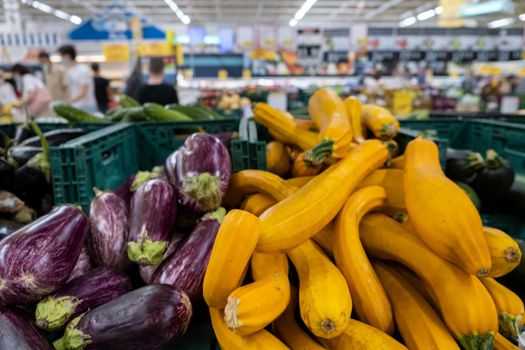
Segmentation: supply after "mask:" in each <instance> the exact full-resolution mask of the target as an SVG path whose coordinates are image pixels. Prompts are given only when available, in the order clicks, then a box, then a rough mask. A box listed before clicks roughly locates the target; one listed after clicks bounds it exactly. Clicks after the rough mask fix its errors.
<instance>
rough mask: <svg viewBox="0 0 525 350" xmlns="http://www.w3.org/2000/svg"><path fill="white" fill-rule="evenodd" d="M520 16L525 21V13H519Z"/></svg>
mask: <svg viewBox="0 0 525 350" xmlns="http://www.w3.org/2000/svg"><path fill="white" fill-rule="evenodd" d="M519 17H520V21H524V22H525V13H522V14H521V15H519Z"/></svg>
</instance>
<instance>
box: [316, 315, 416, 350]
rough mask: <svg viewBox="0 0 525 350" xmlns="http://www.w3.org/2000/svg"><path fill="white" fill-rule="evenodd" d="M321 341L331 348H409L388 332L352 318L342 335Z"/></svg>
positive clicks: (340, 349)
mask: <svg viewBox="0 0 525 350" xmlns="http://www.w3.org/2000/svg"><path fill="white" fill-rule="evenodd" d="M321 342H322V343H323V344H324V345H326V347H327V348H328V349H329V350H353V349H355V350H357V349H359V350H407V348H406V347H405V346H404V345H402V344H401V343H399V342H398V341H397V340H395V339H394V338H392V337H390V336H389V335H388V334H386V333H384V332H381V331H380V330H379V329H377V328H374V327H372V326H369V325H367V324H365V323H362V322H359V321H356V320H350V321H349V322H348V326H347V327H346V329H345V331H344V332H343V333H342V334H341V335H340V336H338V337H336V338H332V339H325V340H321Z"/></svg>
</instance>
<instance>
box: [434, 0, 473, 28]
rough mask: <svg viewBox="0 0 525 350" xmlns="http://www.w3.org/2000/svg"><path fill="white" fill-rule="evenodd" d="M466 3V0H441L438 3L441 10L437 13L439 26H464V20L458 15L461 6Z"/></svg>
mask: <svg viewBox="0 0 525 350" xmlns="http://www.w3.org/2000/svg"><path fill="white" fill-rule="evenodd" d="M467 3H468V1H467V0H441V1H440V2H439V5H440V7H441V8H442V9H443V12H442V13H441V14H440V15H439V26H440V27H446V28H452V27H464V26H465V21H464V20H463V19H462V18H461V17H459V13H460V9H461V7H462V6H463V5H465V4H467Z"/></svg>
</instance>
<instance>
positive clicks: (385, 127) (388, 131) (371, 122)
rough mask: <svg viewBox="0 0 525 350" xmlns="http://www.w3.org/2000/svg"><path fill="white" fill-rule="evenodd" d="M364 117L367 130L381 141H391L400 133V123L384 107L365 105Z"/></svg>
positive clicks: (363, 109) (363, 108)
mask: <svg viewBox="0 0 525 350" xmlns="http://www.w3.org/2000/svg"><path fill="white" fill-rule="evenodd" d="M362 113H363V114H362V115H363V119H364V121H365V124H366V126H367V128H368V129H369V130H370V131H372V133H373V134H374V136H375V137H377V138H378V139H380V140H391V139H393V138H394V137H396V136H397V134H398V133H399V121H398V120H397V119H396V118H395V117H394V116H393V115H392V113H390V111H389V110H388V109H386V108H384V107H381V106H376V105H370V104H365V105H363V106H362Z"/></svg>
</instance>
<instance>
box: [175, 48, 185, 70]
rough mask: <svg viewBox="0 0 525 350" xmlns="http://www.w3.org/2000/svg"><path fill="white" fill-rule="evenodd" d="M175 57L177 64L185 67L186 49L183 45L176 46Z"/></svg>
mask: <svg viewBox="0 0 525 350" xmlns="http://www.w3.org/2000/svg"><path fill="white" fill-rule="evenodd" d="M175 57H176V58H177V64H178V65H179V66H183V65H184V48H183V47H182V45H181V44H177V45H175Z"/></svg>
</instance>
